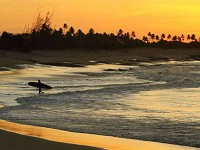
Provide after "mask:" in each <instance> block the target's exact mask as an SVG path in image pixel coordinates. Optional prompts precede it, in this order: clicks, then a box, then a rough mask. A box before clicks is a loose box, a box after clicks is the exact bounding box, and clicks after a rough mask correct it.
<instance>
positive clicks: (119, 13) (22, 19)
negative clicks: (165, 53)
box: [0, 0, 200, 37]
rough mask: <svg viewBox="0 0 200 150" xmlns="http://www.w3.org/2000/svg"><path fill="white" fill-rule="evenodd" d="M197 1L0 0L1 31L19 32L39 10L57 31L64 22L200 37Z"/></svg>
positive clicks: (102, 29)
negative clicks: (48, 15)
mask: <svg viewBox="0 0 200 150" xmlns="http://www.w3.org/2000/svg"><path fill="white" fill-rule="evenodd" d="M199 7H200V1H199V0H193V1H189V0H176V1H174V0H173V1H172V0H168V1H162V0H151V1H149V0H143V1H136V0H123V1H122V0H119V1H117V2H116V1H115V0H109V1H107V0H101V1H98V0H92V1H91V0H74V1H69V0H43V1H39V0H29V1H27V0H21V1H15V0H6V1H5V0H0V13H1V15H0V20H1V24H0V32H3V31H8V32H13V33H17V32H22V31H23V28H24V26H25V25H27V24H29V25H31V24H32V22H33V20H34V16H35V14H36V13H37V10H38V8H39V9H40V10H41V11H42V12H43V13H45V12H47V11H50V12H54V18H53V24H55V25H56V28H59V27H62V26H63V24H64V23H65V22H66V23H67V24H68V26H73V27H74V28H75V29H76V30H77V29H79V28H80V29H82V30H83V31H84V32H87V31H88V30H89V29H90V28H94V29H95V31H96V32H108V33H111V32H112V33H116V32H117V31H118V30H119V29H123V30H124V31H125V32H132V31H135V32H136V36H137V37H141V36H142V35H146V34H147V33H148V32H149V31H150V32H153V33H156V34H161V33H166V34H168V33H170V34H179V35H181V34H182V33H183V34H192V33H194V34H196V35H197V36H199V34H200V29H199V25H200V20H199V18H200V9H199Z"/></svg>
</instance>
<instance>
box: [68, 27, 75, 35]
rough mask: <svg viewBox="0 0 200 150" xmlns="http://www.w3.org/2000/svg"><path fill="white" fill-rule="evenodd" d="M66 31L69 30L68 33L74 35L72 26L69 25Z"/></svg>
mask: <svg viewBox="0 0 200 150" xmlns="http://www.w3.org/2000/svg"><path fill="white" fill-rule="evenodd" d="M68 32H69V34H70V35H71V36H74V33H75V30H74V28H73V27H70V28H69V31H68Z"/></svg>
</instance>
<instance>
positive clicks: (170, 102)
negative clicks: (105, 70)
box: [125, 88, 200, 121]
mask: <svg viewBox="0 0 200 150" xmlns="http://www.w3.org/2000/svg"><path fill="white" fill-rule="evenodd" d="M199 97H200V88H187V89H167V90H152V91H143V92H140V93H138V94H136V95H132V98H130V97H129V98H128V100H127V101H128V104H129V105H130V107H132V108H134V109H135V108H138V109H141V110H145V111H146V112H148V113H146V115H149V116H151V115H153V116H155V117H162V118H166V119H171V120H179V121H198V120H199V121H200V109H199V108H200V101H199ZM127 101H125V102H126V103H127ZM187 118H188V119H187Z"/></svg>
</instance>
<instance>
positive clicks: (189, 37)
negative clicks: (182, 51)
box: [187, 34, 191, 42]
mask: <svg viewBox="0 0 200 150" xmlns="http://www.w3.org/2000/svg"><path fill="white" fill-rule="evenodd" d="M190 39H191V36H190V35H189V34H188V35H187V40H188V42H189V41H190Z"/></svg>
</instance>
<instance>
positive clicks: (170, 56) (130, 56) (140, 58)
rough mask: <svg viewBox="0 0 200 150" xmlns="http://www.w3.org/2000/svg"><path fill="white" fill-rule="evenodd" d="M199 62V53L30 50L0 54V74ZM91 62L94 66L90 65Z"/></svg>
mask: <svg viewBox="0 0 200 150" xmlns="http://www.w3.org/2000/svg"><path fill="white" fill-rule="evenodd" d="M169 60H175V61H188V60H200V49H161V48H135V49H118V50H102V49H100V50H86V49H66V50H59V49H58V50H32V51H30V52H20V51H14V50H0V61H1V66H0V71H6V70H9V68H10V69H20V68H22V67H21V66H20V65H23V64H36V63H38V64H48V65H52V66H66V67H81V66H82V67H83V66H85V65H92V64H96V63H110V64H112V63H120V64H122V65H123V64H124V65H128V64H129V65H132V64H137V63H138V62H154V61H169ZM93 61H94V62H93Z"/></svg>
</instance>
